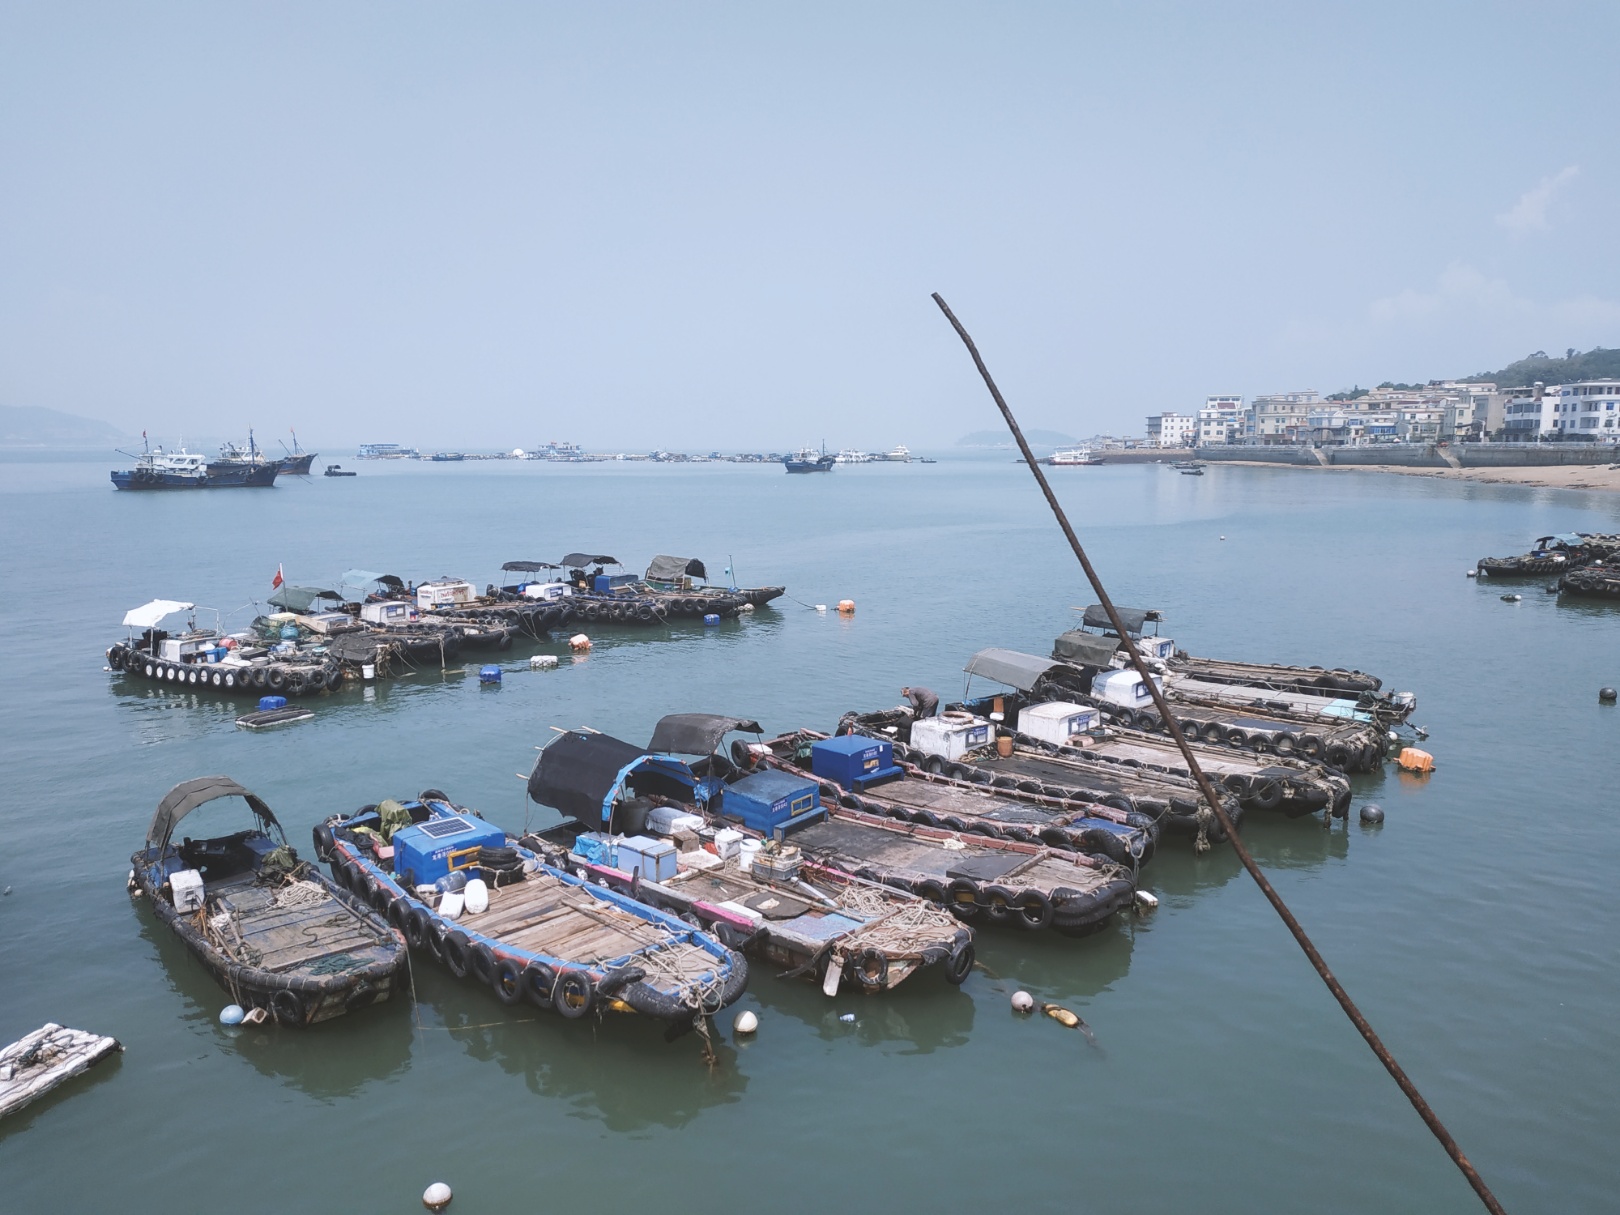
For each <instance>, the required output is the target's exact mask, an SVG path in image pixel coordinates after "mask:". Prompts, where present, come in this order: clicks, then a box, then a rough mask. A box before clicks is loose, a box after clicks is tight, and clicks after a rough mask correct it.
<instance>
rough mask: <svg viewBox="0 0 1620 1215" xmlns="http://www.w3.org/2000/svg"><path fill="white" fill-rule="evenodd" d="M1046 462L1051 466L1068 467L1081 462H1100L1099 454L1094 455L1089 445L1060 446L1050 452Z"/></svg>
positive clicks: (1101, 460)
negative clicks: (1050, 454)
mask: <svg viewBox="0 0 1620 1215" xmlns="http://www.w3.org/2000/svg"><path fill="white" fill-rule="evenodd" d="M1047 463H1048V464H1050V465H1051V466H1052V467H1053V468H1070V467H1074V466H1076V465H1081V464H1101V463H1103V459H1102V457H1101V456H1098V455H1094V454H1093V453H1092V450H1091V448H1089V447H1061V448H1059V449H1058V450H1057V451H1054V452H1053V453H1052V456H1051V458H1050V459H1049V460H1047Z"/></svg>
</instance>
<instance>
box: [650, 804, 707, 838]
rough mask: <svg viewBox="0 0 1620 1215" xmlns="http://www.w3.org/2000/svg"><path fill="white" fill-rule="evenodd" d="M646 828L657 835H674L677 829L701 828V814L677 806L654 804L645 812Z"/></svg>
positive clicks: (696, 829)
mask: <svg viewBox="0 0 1620 1215" xmlns="http://www.w3.org/2000/svg"><path fill="white" fill-rule="evenodd" d="M647 830H649V831H656V832H657V833H658V834H659V835H674V834H675V833H676V832H678V831H701V830H703V816H702V815H701V814H693V813H692V812H691V811H689V810H682V809H681V808H680V807H678V806H654V807H653V808H652V809H651V810H650V811H648V812H647Z"/></svg>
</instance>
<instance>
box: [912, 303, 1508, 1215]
mask: <svg viewBox="0 0 1620 1215" xmlns="http://www.w3.org/2000/svg"><path fill="white" fill-rule="evenodd" d="M933 300H934V303H936V304H938V305H939V310H940V311H941V312H943V313H944V314H945V319H946V320H948V321H949V322H950V323H951V327H952V328H953V329H955V330H956V334H957V336H958V337H960V338H961V339H962V344H963V345H965V346H966V347H967V349H968V354H970V355H971V356H972V357H973V365H974V366H975V367H977V368H978V370H979V375H980V376H982V377H983V378H984V384H985V387H986V388H988V389H989V390H990V395H991V397H992V398H993V399H994V400H995V402H996V408H997V409H999V410H1001V416H1002V418H1003V419H1004V420H1005V421H1006V423H1007V428H1008V429H1009V430H1011V431H1012V436H1013V439H1014V440H1015V441H1016V442H1017V443H1018V450H1019V451H1020V452H1022V453H1023V456H1024V462H1025V463H1027V464H1028V465H1029V471H1030V472H1031V473H1033V474H1034V475H1035V482H1036V484H1037V485H1039V486H1040V487H1041V493H1042V494H1043V495H1045V497H1046V504H1047V505H1048V506H1050V507H1051V508H1052V514H1053V515H1055V516H1056V517H1057V521H1058V526H1059V527H1061V528H1062V529H1063V535H1064V537H1065V539H1067V540H1068V542H1069V547H1070V548H1071V549H1073V550H1074V555H1075V557H1076V558H1077V559H1078V560H1079V562H1080V568H1081V569H1083V570H1084V571H1085V573H1086V579H1087V581H1089V582H1090V583H1091V589H1092V590H1094V591H1096V592H1097V602H1098V603H1100V604H1102V606H1103V610H1104V611H1106V612H1107V613H1108V621H1109V623H1110V624H1112V625H1113V626H1114V632H1115V633H1116V634H1117V635H1118V636H1119V638H1120V644H1121V645H1122V646H1123V648H1124V649H1125V652H1126V654H1127V655H1128V656H1129V657H1130V660H1131V665H1132V666H1134V667H1135V668H1136V673H1137V674H1138V675H1140V676H1141V677H1142V682H1143V684H1144V685H1145V686H1146V687H1147V690H1148V693H1149V694H1150V695H1151V696H1152V697H1153V704H1154V707H1155V708H1157V709H1158V710H1159V718H1160V720H1161V721H1163V722H1164V725H1165V729H1166V730H1167V731H1169V734H1170V737H1172V738H1174V739H1175V740H1176V746H1177V747H1179V748H1180V749H1181V754H1182V757H1183V758H1184V759H1185V760H1186V761H1187V767H1188V768H1189V769H1191V771H1192V774H1193V778H1194V779H1195V780H1196V781H1197V782H1198V787H1199V789H1200V791H1201V792H1202V793H1203V795H1204V800H1205V801H1206V802H1207V803H1208V806H1209V809H1210V810H1212V811H1213V812H1214V815H1215V817H1216V819H1218V820H1219V821H1220V824H1221V826H1222V827H1223V828H1225V829H1226V834H1227V836H1228V838H1229V839H1230V841H1231V844H1232V851H1233V852H1235V853H1236V854H1237V858H1238V860H1239V861H1241V862H1242V863H1243V867H1244V868H1245V869H1247V870H1248V871H1249V876H1250V877H1251V878H1253V879H1254V882H1255V885H1257V886H1259V887H1260V891H1261V893H1262V894H1264V895H1265V896H1266V900H1267V901H1268V902H1269V903H1270V904H1271V906H1272V907H1273V909H1275V911H1276V912H1277V914H1278V916H1280V917H1281V918H1282V921H1283V923H1284V924H1286V925H1287V926H1288V931H1289V932H1290V933H1292V934H1293V937H1294V940H1295V941H1296V942H1298V943H1299V947H1300V949H1302V950H1303V951H1304V953H1305V956H1306V957H1307V958H1309V959H1310V963H1311V965H1312V966H1313V967H1314V968H1315V970H1316V973H1317V974H1318V975H1320V976H1321V978H1322V982H1323V983H1325V984H1327V988H1328V990H1329V991H1330V992H1332V993H1333V998H1334V999H1335V1000H1337V1001H1338V1002H1339V1007H1340V1008H1342V1009H1343V1010H1344V1013H1345V1016H1347V1017H1349V1018H1350V1022H1351V1024H1353V1025H1354V1026H1355V1027H1356V1030H1357V1032H1359V1033H1360V1034H1361V1036H1362V1038H1363V1039H1364V1040H1365V1041H1366V1043H1367V1045H1368V1046H1369V1047H1371V1048H1372V1052H1373V1054H1375V1055H1377V1056H1378V1061H1379V1062H1380V1063H1382V1064H1383V1065H1384V1069H1385V1070H1386V1071H1388V1072H1389V1074H1390V1076H1391V1077H1392V1078H1393V1079H1394V1081H1395V1083H1396V1084H1397V1085H1399V1086H1400V1089H1401V1092H1403V1093H1405V1094H1406V1099H1407V1100H1408V1101H1410V1102H1411V1103H1412V1108H1413V1109H1415V1110H1417V1112H1418V1117H1420V1118H1422V1119H1423V1123H1424V1125H1425V1126H1427V1127H1428V1128H1429V1131H1430V1132H1431V1133H1432V1134H1433V1135H1434V1137H1435V1138H1436V1139H1438V1140H1439V1141H1440V1146H1441V1147H1443V1148H1445V1150H1446V1155H1448V1156H1450V1157H1451V1160H1452V1163H1454V1164H1455V1165H1456V1166H1457V1168H1458V1169H1459V1170H1461V1172H1462V1175H1463V1176H1464V1177H1465V1178H1467V1179H1468V1184H1469V1185H1470V1186H1472V1187H1473V1189H1474V1193H1475V1194H1477V1195H1478V1196H1479V1200H1480V1202H1482V1203H1484V1204H1485V1209H1486V1210H1488V1211H1490V1212H1492V1215H1506V1212H1505V1210H1504V1208H1503V1207H1502V1204H1501V1203H1500V1202H1498V1201H1497V1200H1496V1195H1495V1194H1493V1193H1491V1189H1490V1187H1489V1186H1487V1185H1486V1184H1485V1179H1484V1178H1483V1177H1481V1176H1480V1175H1479V1173H1478V1171H1477V1170H1476V1169H1475V1168H1474V1166H1473V1164H1472V1163H1471V1162H1470V1161H1469V1159H1468V1157H1467V1156H1465V1155H1464V1154H1463V1150H1462V1148H1461V1147H1459V1146H1458V1145H1457V1141H1456V1140H1455V1139H1453V1138H1452V1136H1451V1132H1450V1131H1448V1130H1447V1129H1446V1126H1445V1123H1443V1122H1441V1121H1440V1116H1439V1115H1438V1114H1436V1113H1435V1112H1434V1110H1433V1109H1432V1108H1430V1106H1429V1103H1428V1102H1427V1101H1425V1100H1424V1098H1423V1094H1422V1093H1420V1092H1418V1088H1417V1085H1415V1084H1413V1083H1412V1079H1411V1077H1410V1076H1408V1075H1407V1074H1406V1072H1405V1070H1404V1069H1403V1068H1402V1067H1401V1065H1400V1064H1399V1063H1397V1062H1396V1061H1395V1056H1394V1055H1392V1054H1391V1053H1390V1051H1389V1048H1388V1047H1387V1046H1385V1045H1384V1043H1383V1040H1382V1039H1381V1038H1380V1037H1379V1036H1378V1034H1377V1033H1376V1032H1375V1031H1374V1030H1373V1027H1372V1024H1371V1023H1370V1022H1369V1021H1368V1020H1367V1018H1366V1017H1365V1016H1363V1015H1362V1012H1361V1010H1360V1009H1359V1008H1357V1007H1356V1003H1355V1001H1354V1000H1352V999H1351V998H1350V993H1349V992H1348V991H1346V990H1345V989H1344V985H1343V984H1342V983H1340V982H1339V980H1338V979H1337V978H1336V977H1335V976H1334V974H1333V972H1332V971H1331V970H1330V969H1328V964H1327V962H1326V960H1324V959H1323V957H1322V955H1321V953H1320V952H1318V950H1317V948H1316V945H1315V944H1314V943H1313V942H1312V941H1311V938H1310V937H1309V936H1308V935H1307V934H1306V932H1305V929H1304V927H1303V926H1302V925H1301V924H1300V922H1299V921H1298V920H1297V919H1295V918H1294V913H1293V912H1292V911H1290V910H1289V909H1288V904H1286V903H1285V902H1283V899H1282V896H1281V895H1280V894H1278V893H1277V891H1276V890H1275V889H1274V888H1273V887H1272V885H1271V882H1270V881H1269V880H1267V878H1266V875H1265V873H1264V872H1262V871H1261V869H1260V866H1259V865H1258V864H1257V863H1256V862H1255V859H1254V857H1253V856H1252V855H1250V853H1249V850H1248V848H1247V847H1245V846H1244V843H1243V839H1242V837H1241V836H1239V835H1238V829H1237V824H1236V823H1234V822H1232V821H1231V819H1230V818H1228V817H1227V814H1226V811H1225V810H1224V809H1222V807H1221V802H1220V798H1219V797H1218V796H1217V795H1216V793H1215V787H1214V786H1213V785H1212V784H1210V780H1209V777H1208V776H1206V775H1205V774H1204V770H1203V768H1202V767H1200V766H1199V763H1198V757H1197V756H1196V755H1195V754H1194V753H1193V750H1192V748H1191V747H1190V746H1188V745H1187V739H1186V737H1185V736H1184V735H1183V734H1182V732H1181V727H1180V726H1179V725H1178V724H1177V723H1176V719H1175V716H1174V715H1173V714H1172V713H1171V712H1170V706H1169V704H1167V703H1166V702H1165V699H1164V693H1163V692H1162V691H1161V690H1160V688H1159V685H1158V684H1156V683H1155V682H1154V681H1153V673H1152V672H1151V671H1149V670H1148V667H1147V663H1146V662H1145V661H1144V660H1143V658H1142V652H1141V651H1140V650H1139V649H1137V648H1136V642H1135V641H1134V640H1133V639H1132V637H1131V634H1130V631H1129V630H1128V629H1126V628H1125V625H1124V622H1123V621H1122V620H1120V618H1119V611H1118V609H1116V608H1115V607H1114V601H1113V600H1112V599H1110V598H1109V597H1108V592H1107V591H1106V590H1104V589H1103V584H1102V579H1101V578H1099V577H1098V576H1097V571H1096V570H1095V569H1093V568H1092V565H1091V560H1090V558H1088V557H1087V556H1086V550H1085V549H1084V548H1083V547H1082V546H1081V544H1080V538H1079V537H1078V536H1077V535H1075V532H1074V528H1073V527H1072V526H1071V525H1070V523H1069V517H1068V516H1067V515H1066V514H1064V513H1063V507H1062V506H1061V505H1059V504H1058V500H1057V495H1056V494H1054V493H1053V492H1052V486H1051V484H1050V482H1048V481H1047V479H1046V474H1045V473H1043V472H1042V471H1041V466H1040V464H1038V463H1037V462H1036V460H1035V453H1034V452H1032V451H1030V449H1029V442H1028V441H1027V440H1026V439H1025V438H1024V432H1023V431H1022V430H1020V429H1019V427H1018V420H1017V419H1016V418H1014V417H1013V413H1012V409H1011V408H1010V407H1009V406H1008V405H1007V401H1006V399H1005V398H1004V397H1003V396H1002V395H1001V389H999V388H997V387H996V382H995V380H994V379H992V378H991V376H990V369H989V368H988V367H986V366H985V363H984V359H983V358H982V357H980V355H979V348H978V347H977V346H975V345H974V344H973V339H972V338H971V337H969V336H968V331H967V330H966V329H964V328H963V327H962V322H961V321H959V320H957V319H956V314H955V313H953V312H952V311H951V309H950V306H949V305H948V304H946V303H945V301H944V299H943V298H942V297H941V296H940V294H939V293H938V292H937V291H936V292H934V294H933Z"/></svg>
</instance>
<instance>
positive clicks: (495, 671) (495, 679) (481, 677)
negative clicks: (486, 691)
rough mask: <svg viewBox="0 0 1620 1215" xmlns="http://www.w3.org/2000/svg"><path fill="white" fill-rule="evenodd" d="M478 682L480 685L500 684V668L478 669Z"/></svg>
mask: <svg viewBox="0 0 1620 1215" xmlns="http://www.w3.org/2000/svg"><path fill="white" fill-rule="evenodd" d="M478 682H479V683H482V684H492V683H500V682H501V668H500V667H497V666H487V667H479V668H478Z"/></svg>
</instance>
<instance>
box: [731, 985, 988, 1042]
mask: <svg viewBox="0 0 1620 1215" xmlns="http://www.w3.org/2000/svg"><path fill="white" fill-rule="evenodd" d="M751 964H752V965H753V966H754V970H753V973H752V975H751V976H750V978H749V983H748V992H749V995H751V996H752V997H753V998H754V999H755V1000H756V1001H757V1002H758V1003H759V1005H760V1006H761V1008H762V1009H763V1010H764V1011H763V1012H762V1013H761V1020H762V1021H763V1020H765V1018H766V1017H767V1016H768V1015H769V1014H773V1013H780V1014H782V1015H784V1016H788V1017H792V1018H793V1019H794V1020H796V1021H801V1022H803V1023H804V1024H806V1025H808V1026H809V1027H810V1028H811V1029H813V1030H815V1032H816V1036H817V1037H818V1038H820V1039H821V1040H822V1041H824V1042H833V1041H840V1040H843V1039H853V1040H854V1041H856V1042H858V1043H859V1044H860V1045H862V1046H876V1047H880V1048H884V1053H885V1054H893V1055H928V1054H932V1053H934V1052H935V1051H937V1050H948V1049H950V1048H952V1047H957V1046H961V1045H963V1044H964V1043H966V1042H967V1040H968V1034H969V1033H970V1032H971V1031H972V1029H973V1000H972V998H971V997H970V996H968V995H967V994H966V993H965V992H963V991H962V990H961V989H960V988H956V987H952V986H951V985H950V984H949V983H947V982H945V980H944V978H943V977H942V975H941V974H940V973H939V971H938V970H937V969H932V970H924V971H923V972H921V973H920V974H917V975H913V976H912V977H911V978H909V979H907V980H906V981H905V982H904V983H903V984H901V985H900V986H899V987H897V988H895V989H894V990H893V991H890V992H885V993H883V994H881V995H872V996H868V995H864V994H862V993H860V992H857V991H853V990H851V989H850V988H848V987H843V988H841V989H840V990H839V993H838V995H837V996H834V997H832V998H830V999H829V998H828V997H827V996H825V995H823V994H822V991H821V987H820V985H819V984H816V983H811V982H809V981H807V980H804V979H778V978H777V977H776V972H775V971H774V970H771V969H769V967H768V964H765V963H758V962H755V963H751ZM846 1014H853V1015H854V1017H855V1019H854V1021H843V1020H840V1018H841V1017H842V1016H844V1015H846Z"/></svg>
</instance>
